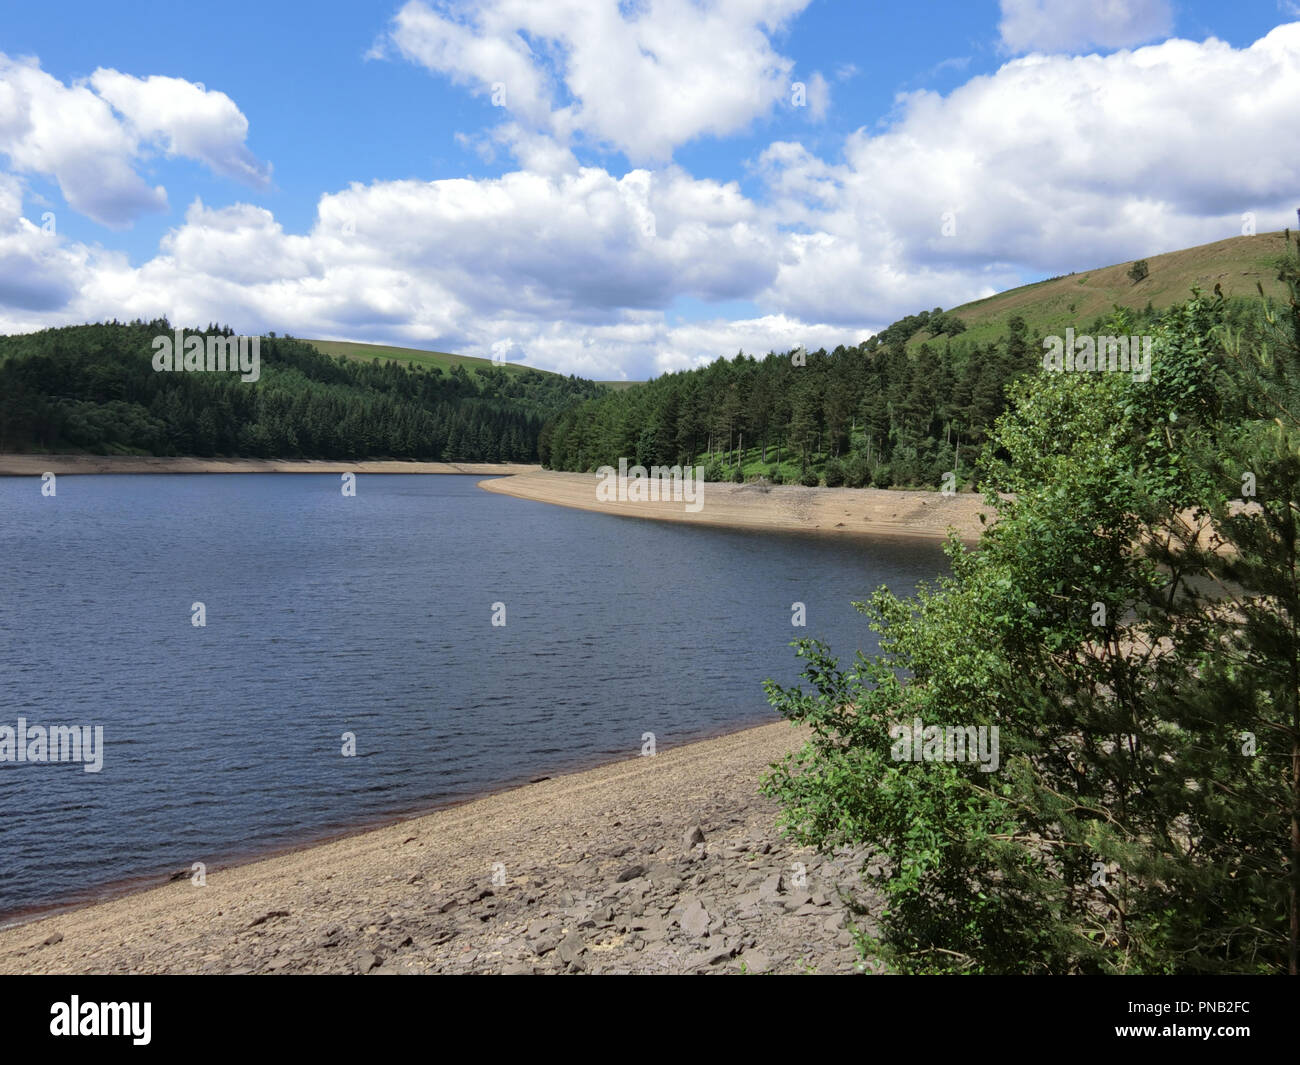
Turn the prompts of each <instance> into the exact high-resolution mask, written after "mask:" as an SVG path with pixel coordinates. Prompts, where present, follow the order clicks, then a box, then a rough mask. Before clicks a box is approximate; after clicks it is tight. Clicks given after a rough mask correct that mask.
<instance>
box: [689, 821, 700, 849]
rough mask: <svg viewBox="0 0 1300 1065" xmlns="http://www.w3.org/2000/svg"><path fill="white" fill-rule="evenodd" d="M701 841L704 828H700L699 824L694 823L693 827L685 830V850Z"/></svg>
mask: <svg viewBox="0 0 1300 1065" xmlns="http://www.w3.org/2000/svg"><path fill="white" fill-rule="evenodd" d="M703 842H704V829H702V828H701V827H700V826H699V825H696V826H695V827H694V828H692V829H689V830H687V833H686V849H687V850H690V849H691V848H692V847H694V846H695V845H696V844H697V843H703Z"/></svg>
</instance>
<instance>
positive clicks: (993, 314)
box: [907, 232, 1286, 350]
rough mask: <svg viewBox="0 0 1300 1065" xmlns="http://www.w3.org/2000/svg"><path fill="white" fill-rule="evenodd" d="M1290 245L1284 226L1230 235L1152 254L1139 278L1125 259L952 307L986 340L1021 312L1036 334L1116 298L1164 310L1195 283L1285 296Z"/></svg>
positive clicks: (1096, 311) (923, 336) (1208, 288)
mask: <svg viewBox="0 0 1300 1065" xmlns="http://www.w3.org/2000/svg"><path fill="white" fill-rule="evenodd" d="M1285 249H1286V240H1285V237H1284V235H1283V234H1282V233H1281V232H1278V233H1258V234H1256V235H1255V236H1253V237H1229V238H1228V239H1227V240H1219V241H1215V242H1214V243H1213V244H1201V245H1198V246H1196V247H1194V248H1184V249H1182V250H1181V251H1173V252H1168V253H1166V254H1164V255H1152V256H1150V257H1149V258H1148V259H1147V263H1148V265H1149V266H1150V273H1149V274H1148V275H1147V276H1146V277H1145V278H1143V279H1142V280H1141V281H1138V282H1136V283H1135V282H1134V281H1132V280H1131V279H1130V278H1129V276H1128V271H1129V268H1130V267H1131V266H1132V265H1133V263H1132V262H1126V263H1117V264H1115V265H1114V266H1102V267H1098V268H1097V269H1094V270H1083V271H1080V272H1077V273H1072V274H1067V275H1066V276H1064V277H1055V278H1050V279H1048V280H1046V281H1038V282H1035V283H1034V284H1031V285H1022V286H1021V287H1020V288H1013V289H1008V290H1007V291H1006V292H999V293H998V294H997V295H996V296H989V297H987V298H986V299H982V300H975V301H973V302H971V303H965V304H962V305H961V306H960V307H954V308H951V309H950V310H949V311H948V312H947V313H948V314H949V315H955V316H956V317H958V318H960V319H961V320H962V321H963V322H965V323H966V332H965V333H963V334H962V339H963V340H966V341H973V342H975V343H984V342H985V341H990V340H996V339H997V338H998V337H1001V336H1005V335H1006V332H1007V323H1008V322H1009V321H1010V319H1011V318H1012V316H1013V315H1019V316H1020V317H1021V318H1023V319H1024V320H1025V324H1026V326H1028V332H1029V335H1030V336H1031V337H1042V336H1047V335H1049V334H1057V335H1061V334H1063V333H1064V331H1065V328H1066V327H1067V326H1074V328H1075V329H1078V328H1080V325H1081V323H1087V322H1091V321H1093V320H1094V319H1096V318H1098V317H1100V316H1103V315H1105V314H1107V313H1108V312H1109V311H1110V310H1111V309H1112V307H1114V306H1115V305H1116V304H1119V305H1120V306H1121V307H1131V308H1133V309H1135V310H1137V309H1141V308H1143V307H1145V306H1146V305H1147V304H1148V303H1149V304H1151V306H1152V307H1153V308H1154V309H1155V310H1157V311H1160V310H1164V309H1165V308H1167V307H1171V306H1173V304H1175V303H1179V302H1181V301H1182V300H1184V299H1186V298H1187V296H1188V294H1189V293H1190V291H1191V289H1192V286H1194V285H1195V286H1197V287H1199V288H1200V289H1201V291H1203V292H1205V293H1207V294H1208V293H1211V292H1213V291H1214V286H1215V285H1216V284H1218V285H1220V286H1221V287H1222V289H1223V294H1224V295H1225V296H1226V297H1228V298H1229V299H1231V298H1233V297H1241V298H1247V299H1250V298H1258V296H1259V292H1258V290H1257V289H1256V287H1255V286H1256V283H1258V284H1261V285H1263V287H1264V292H1265V294H1266V295H1268V296H1269V297H1274V298H1279V299H1280V298H1283V297H1284V295H1285V288H1286V286H1284V285H1283V284H1282V282H1281V281H1279V280H1278V276H1277V275H1278V263H1279V261H1280V260H1281V258H1282V257H1283V255H1284V254H1285ZM931 339H933V337H932V336H931V335H930V334H929V333H925V332H922V333H918V334H916V335H915V336H914V337H912V339H911V340H910V341H909V342H908V345H907V346H908V348H909V350H913V349H915V348H917V347H919V346H920V345H921V344H923V343H924V342H925V341H927V340H931Z"/></svg>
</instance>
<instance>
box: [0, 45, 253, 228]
mask: <svg viewBox="0 0 1300 1065" xmlns="http://www.w3.org/2000/svg"><path fill="white" fill-rule="evenodd" d="M114 109H116V111H117V112H118V113H114ZM119 114H120V116H121V117H119ZM247 129H248V122H247V120H246V119H245V118H244V116H243V115H242V114H241V113H240V112H239V110H238V108H236V107H235V105H234V104H233V103H232V102H231V100H230V98H229V97H227V96H226V95H225V94H224V93H219V92H209V91H207V90H205V89H204V88H203V87H202V86H200V85H194V84H191V83H190V82H186V81H182V80H180V79H177V78H149V79H146V80H140V79H136V78H132V77H129V76H127V75H125V74H119V73H118V72H117V71H112V70H97V71H96V72H95V74H94V75H93V76H92V78H91V79H90V80H89V82H87V83H80V82H78V83H74V84H72V85H65V84H63V82H61V81H59V80H58V79H57V78H55V77H52V76H51V75H50V74H48V73H46V72H45V71H43V70H41V68H40V66H39V64H38V63H37V62H36V60H34V59H11V58H10V57H8V56H6V55H4V54H3V53H0V153H3V154H4V155H6V156H8V159H9V163H10V166H11V167H12V168H13V170H14V171H16V172H17V173H20V174H34V175H42V176H48V177H50V178H53V179H54V180H55V181H56V182H57V183H58V185H59V189H60V191H61V192H62V194H63V198H64V199H65V200H66V201H67V203H68V206H69V207H71V208H72V209H73V210H75V211H77V212H79V213H81V214H84V215H86V216H88V217H89V218H93V219H94V220H95V221H97V222H100V223H102V224H104V225H106V226H110V227H113V228H121V227H124V226H126V225H129V224H130V223H131V221H132V220H133V219H135V218H137V217H138V216H139V215H141V214H143V213H144V212H147V211H161V210H165V209H166V207H167V194H166V191H165V190H164V188H163V187H162V186H161V185H158V186H152V187H151V186H150V185H149V184H148V183H147V182H146V181H145V180H144V178H143V177H141V175H140V173H139V172H138V169H137V167H138V165H139V162H140V160H141V158H142V156H143V155H144V154H145V153H146V152H147V151H148V150H149V149H150V148H152V147H153V146H155V145H156V146H158V147H160V148H161V149H162V150H163V151H165V152H166V153H167V154H168V155H182V156H187V157H189V158H193V159H197V160H199V161H201V162H203V163H205V164H206V165H208V166H209V167H211V168H212V169H213V170H215V171H216V172H218V173H222V174H226V175H229V176H233V177H238V178H240V179H241V180H246V181H250V182H252V183H254V184H265V182H266V179H267V175H268V168H267V167H265V166H264V165H263V164H261V163H259V162H258V161H257V160H256V159H255V158H254V157H253V156H252V155H251V154H250V153H249V152H248V150H247V149H246V148H245V147H244V137H245V134H246V133H247Z"/></svg>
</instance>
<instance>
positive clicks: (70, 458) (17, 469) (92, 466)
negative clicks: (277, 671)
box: [0, 455, 541, 477]
mask: <svg viewBox="0 0 1300 1065" xmlns="http://www.w3.org/2000/svg"><path fill="white" fill-rule="evenodd" d="M540 469H541V467H540V466H530V465H527V464H523V463H518V462H402V461H398V460H395V459H384V460H377V461H369V462H366V461H362V462H348V461H346V460H343V461H339V462H335V461H334V460H332V459H200V458H192V457H189V456H180V457H168V458H155V457H152V456H140V455H0V477H39V476H41V474H43V473H46V472H49V473H54V474H57V475H58V476H60V477H62V476H65V475H69V474H78V473H467V474H475V475H478V476H480V477H482V476H487V475H491V474H515V473H531V472H535V471H538V470H540Z"/></svg>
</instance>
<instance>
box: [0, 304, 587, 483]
mask: <svg viewBox="0 0 1300 1065" xmlns="http://www.w3.org/2000/svg"><path fill="white" fill-rule="evenodd" d="M172 330H173V327H172V325H171V324H170V323H169V322H168V321H166V320H165V319H159V320H156V321H152V322H142V321H134V322H130V323H120V322H116V321H113V322H108V323H103V324H93V325H79V326H69V327H65V328H59V329H46V330H42V331H40V332H37V333H30V334H24V335H20V336H7V337H0V451H3V452H21V451H60V450H65V451H88V452H92V453H97V454H118V453H120V454H148V455H201V456H215V455H222V456H241V457H255V458H299V457H300V458H326V459H340V458H355V459H361V458H371V457H392V458H409V459H424V460H429V461H466V462H475V461H478V462H508V461H514V462H536V461H537V458H538V451H537V444H538V438H539V436H540V434H541V431H542V427H543V425H544V424H545V423H546V421H547V420H548V419H549V418H550V417H552V416H554V415H555V414H556V413H558V412H559V411H562V410H564V409H565V408H567V407H569V406H571V405H572V404H573V403H575V402H577V401H580V400H584V399H590V398H592V397H594V396H595V395H597V394H598V393H599V392H600V391H601V386H599V385H596V384H594V383H593V382H591V381H585V380H581V379H579V378H576V377H564V376H561V375H559V374H547V373H542V372H540V371H537V370H525V371H522V372H507V371H506V370H504V369H502V368H500V367H495V366H493V367H483V368H479V369H475V370H474V371H473V372H472V373H471V372H469V371H466V370H465V369H464V368H463V367H461V366H456V367H453V368H452V369H451V371H450V372H447V373H444V372H443V371H442V370H441V369H440V368H438V367H432V368H427V369H426V368H424V367H421V366H418V365H417V366H407V365H401V364H398V363H395V362H391V361H390V362H380V360H378V359H375V360H374V361H372V362H363V361H358V360H352V359H347V358H344V357H343V356H339V357H337V358H331V357H329V356H327V355H323V354H321V353H320V352H318V351H317V350H316V349H315V348H313V347H312V346H311V345H310V344H309V343H307V342H305V341H302V340H297V339H294V338H292V337H276V336H275V334H274V333H272V334H271V335H270V336H268V337H265V338H263V340H262V342H261V367H262V374H261V379H260V380H259V381H257V382H256V383H252V382H243V381H241V380H240V379H239V377H238V376H237V375H233V374H228V373H158V372H156V371H155V370H154V367H153V365H152V361H151V360H152V355H153V347H152V342H153V339H154V338H155V337H158V336H167V335H170V334H171V333H172ZM189 332H190V333H195V334H197V333H200V332H201V335H204V336H209V335H218V334H219V335H222V336H233V335H234V334H233V331H232V330H231V329H230V327H229V326H217V325H209V326H208V328H207V329H206V330H203V331H200V330H189Z"/></svg>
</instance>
